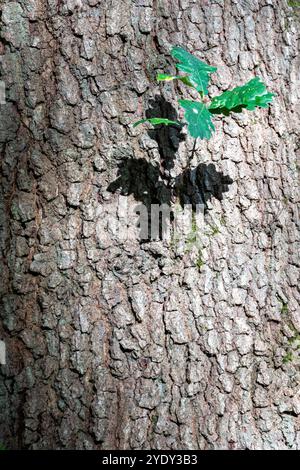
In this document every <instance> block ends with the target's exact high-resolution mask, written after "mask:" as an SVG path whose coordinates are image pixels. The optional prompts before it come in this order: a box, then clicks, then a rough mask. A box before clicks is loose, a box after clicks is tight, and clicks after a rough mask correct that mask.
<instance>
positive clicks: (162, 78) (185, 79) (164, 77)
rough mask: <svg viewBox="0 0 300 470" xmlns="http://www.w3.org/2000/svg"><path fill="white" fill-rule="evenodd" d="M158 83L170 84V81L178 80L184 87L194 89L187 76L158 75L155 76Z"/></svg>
mask: <svg viewBox="0 0 300 470" xmlns="http://www.w3.org/2000/svg"><path fill="white" fill-rule="evenodd" d="M156 80H157V81H158V82H163V81H164V82H170V81H172V80H180V81H181V82H182V83H184V84H185V85H188V86H191V87H193V88H195V85H194V84H193V83H192V82H191V80H190V79H189V77H188V75H166V74H164V73H159V74H157V76H156Z"/></svg>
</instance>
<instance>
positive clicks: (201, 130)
mask: <svg viewBox="0 0 300 470" xmlns="http://www.w3.org/2000/svg"><path fill="white" fill-rule="evenodd" d="M178 103H179V104H180V106H182V107H183V108H184V109H185V113H184V118H185V120H186V122H187V125H188V131H189V133H190V134H191V136H192V137H194V138H195V139H196V138H197V137H200V139H209V138H210V137H211V133H212V132H213V131H214V130H215V126H214V125H213V123H212V120H211V113H210V112H209V111H208V109H207V107H206V106H205V104H203V103H201V102H199V101H190V100H179V101H178Z"/></svg>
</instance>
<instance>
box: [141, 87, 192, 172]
mask: <svg viewBox="0 0 300 470" xmlns="http://www.w3.org/2000/svg"><path fill="white" fill-rule="evenodd" d="M148 106H149V107H148V109H147V110H146V117H147V118H148V119H150V118H154V117H157V116H160V117H162V118H167V119H170V120H171V121H177V119H178V114H177V111H176V109H175V108H174V107H173V106H172V105H171V103H169V102H168V101H166V100H165V98H164V97H163V96H160V95H158V96H156V97H155V98H154V99H153V100H150V101H149V103H148ZM148 135H149V137H150V138H151V139H153V140H155V141H156V142H157V144H158V151H159V155H160V161H161V166H162V170H163V175H164V176H168V175H169V171H170V170H171V169H172V168H173V167H174V161H175V159H176V152H177V150H178V147H179V144H180V142H182V141H183V140H184V139H185V135H184V134H183V133H182V131H181V128H179V127H177V126H155V127H154V129H149V130H148Z"/></svg>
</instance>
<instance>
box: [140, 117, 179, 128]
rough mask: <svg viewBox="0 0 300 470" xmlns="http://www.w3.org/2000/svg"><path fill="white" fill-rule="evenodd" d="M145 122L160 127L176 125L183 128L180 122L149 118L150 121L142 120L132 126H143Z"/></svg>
mask: <svg viewBox="0 0 300 470" xmlns="http://www.w3.org/2000/svg"><path fill="white" fill-rule="evenodd" d="M144 122H150V124H154V125H158V124H165V125H166V126H169V125H175V126H181V123H180V122H178V121H170V119H165V118H149V119H140V120H139V121H136V122H134V123H133V124H132V126H133V127H136V126H138V125H139V124H143V123H144Z"/></svg>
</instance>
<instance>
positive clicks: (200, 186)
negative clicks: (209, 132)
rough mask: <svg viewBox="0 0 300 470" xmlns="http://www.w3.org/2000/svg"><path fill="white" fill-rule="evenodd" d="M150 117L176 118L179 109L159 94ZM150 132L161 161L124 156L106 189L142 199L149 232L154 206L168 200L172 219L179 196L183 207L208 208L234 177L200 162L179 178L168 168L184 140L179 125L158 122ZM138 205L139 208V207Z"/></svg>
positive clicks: (147, 112) (148, 110) (152, 106)
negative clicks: (211, 200) (209, 203)
mask: <svg viewBox="0 0 300 470" xmlns="http://www.w3.org/2000/svg"><path fill="white" fill-rule="evenodd" d="M146 116H147V118H151V117H156V116H161V117H164V118H168V119H171V120H177V118H178V116H177V112H176V110H175V108H173V106H172V105H171V104H170V103H168V102H167V101H166V100H165V99H164V98H163V97H161V96H157V97H156V98H155V99H154V100H151V101H150V102H149V108H148V109H147V111H146ZM148 135H149V136H150V137H151V139H153V140H155V141H156V142H157V144H158V150H159V154H160V164H157V163H154V164H153V163H150V162H148V161H146V160H144V159H142V158H139V159H136V158H127V159H123V160H122V161H121V162H119V164H118V173H117V179H116V180H115V181H113V182H112V183H110V185H109V186H108V188H107V190H108V191H110V192H112V193H116V192H118V193H119V194H121V195H123V196H129V195H131V194H132V195H133V196H134V198H135V200H136V201H139V202H141V204H143V205H144V206H145V207H146V209H147V213H148V226H149V233H151V232H150V226H151V206H152V205H154V204H157V205H159V206H161V205H162V204H166V205H168V206H169V207H170V213H169V216H168V217H170V219H171V221H172V220H173V213H172V207H171V206H172V203H174V202H175V201H176V199H177V200H179V202H180V205H181V207H184V206H185V205H186V204H190V205H192V208H193V211H196V210H197V206H198V208H199V206H200V207H201V208H202V210H204V213H206V212H207V210H208V205H207V203H208V201H209V200H210V199H212V198H216V199H218V200H221V199H222V198H223V193H225V192H227V191H228V190H229V185H230V184H232V183H233V180H232V179H231V178H230V177H229V176H228V175H224V174H223V173H222V172H219V171H217V169H216V167H215V165H214V164H213V163H210V164H208V165H207V164H205V163H200V164H199V165H198V166H197V167H196V168H194V169H192V170H191V169H189V168H187V169H185V170H184V171H183V172H182V173H181V174H179V175H178V176H177V177H176V178H171V176H170V174H169V171H170V170H171V169H172V168H173V167H174V160H175V158H176V152H177V150H178V147H179V144H180V142H181V141H182V140H184V138H185V136H184V135H183V134H182V131H181V129H180V128H178V127H176V126H156V127H155V129H150V130H148ZM137 209H138V208H137ZM164 222H165V221H163V220H161V221H160V230H159V233H160V238H162V235H163V233H162V228H161V227H163V226H164Z"/></svg>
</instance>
